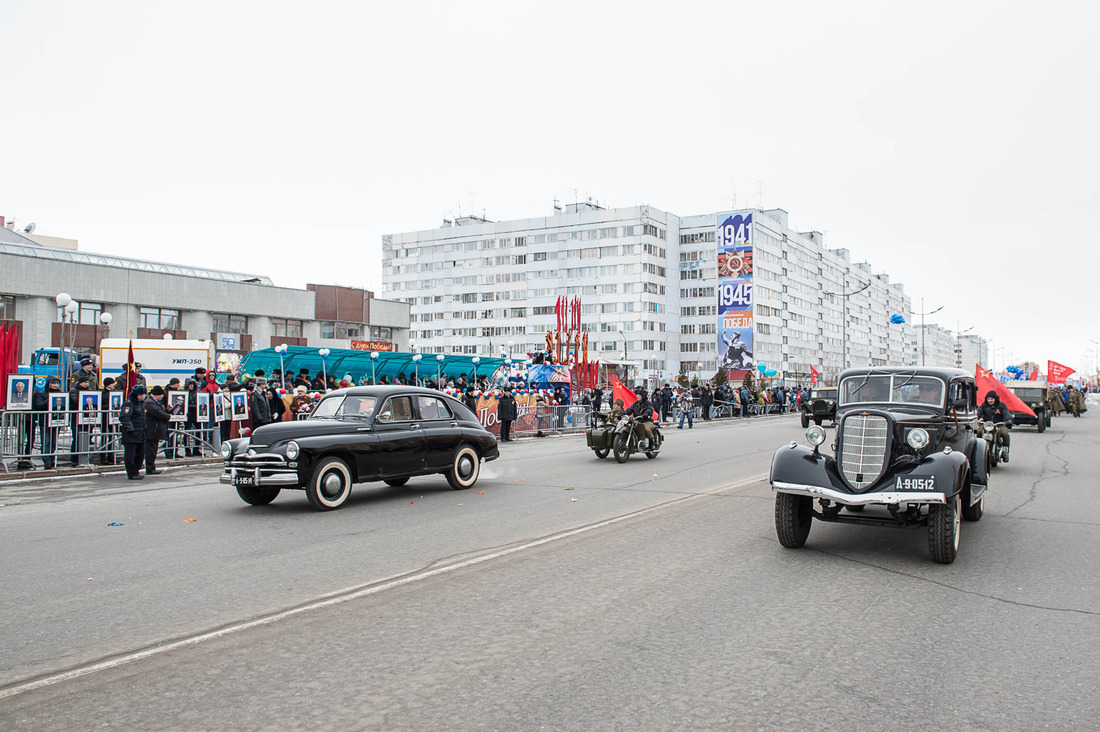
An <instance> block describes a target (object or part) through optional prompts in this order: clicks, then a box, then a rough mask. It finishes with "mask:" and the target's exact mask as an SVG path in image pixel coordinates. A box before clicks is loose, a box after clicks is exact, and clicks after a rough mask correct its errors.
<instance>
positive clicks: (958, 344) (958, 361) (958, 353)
mask: <svg viewBox="0 0 1100 732" xmlns="http://www.w3.org/2000/svg"><path fill="white" fill-rule="evenodd" d="M972 330H974V326H973V325H972V326H970V327H969V328H967V329H966V330H959V321H957V320H956V321H955V368H957V369H961V368H962V365H963V351H962V348H963V347H962V337H963V334H964V333H969V332H970V331H972Z"/></svg>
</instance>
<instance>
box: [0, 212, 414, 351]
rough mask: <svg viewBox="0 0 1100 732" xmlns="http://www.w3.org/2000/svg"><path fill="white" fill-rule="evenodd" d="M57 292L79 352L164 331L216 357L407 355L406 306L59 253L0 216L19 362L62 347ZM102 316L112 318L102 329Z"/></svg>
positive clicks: (1, 314) (1, 309)
mask: <svg viewBox="0 0 1100 732" xmlns="http://www.w3.org/2000/svg"><path fill="white" fill-rule="evenodd" d="M38 238H39V240H40V241H48V240H49V239H51V237H38ZM62 241H72V240H62ZM72 244H73V246H75V244H76V242H75V241H72ZM62 292H65V293H67V294H69V295H71V296H72V298H73V299H74V300H75V301H76V302H77V303H78V311H77V313H76V314H75V316H74V318H73V320H74V326H75V327H73V328H66V333H65V340H66V341H70V342H72V343H73V345H75V346H76V348H78V349H84V350H93V349H95V348H96V347H97V346H98V344H99V341H100V340H101V339H102V338H104V337H106V336H107V335H111V336H115V337H127V336H130V337H134V338H160V337H162V336H163V335H165V334H167V333H170V334H172V336H173V337H174V338H198V339H214V340H215V343H216V345H217V346H218V348H219V350H222V344H223V343H229V344H231V347H227V348H225V349H224V350H227V351H236V352H240V353H244V352H247V351H251V350H255V349H259V348H268V347H270V346H273V345H277V344H279V343H287V344H288V345H297V346H305V345H309V346H316V347H318V348H321V347H328V348H349V347H352V346H353V345H361V346H363V344H365V346H363V347H366V346H370V345H372V344H373V348H374V349H384V348H387V347H389V348H391V349H392V350H407V349H408V342H409V338H408V333H409V306H408V305H407V304H406V303H404V302H394V301H390V300H382V299H378V298H375V297H374V295H373V293H371V292H370V291H368V290H360V289H356V288H349V287H338V286H334V285H308V286H307V289H305V290H299V289H294V288H288V287H277V286H275V285H274V284H273V283H272V281H271V279H270V278H268V277H266V276H264V275H255V274H245V273H240V272H226V271H224V270H215V269H209V268H205V267H192V266H188V265H177V264H166V263H161V262H150V261H146V260H139V259H131V258H128V257H116V256H113V255H106V254H94V253H90V252H82V251H77V250H74V249H73V248H71V247H68V246H66V247H65V248H61V249H57V248H54V247H52V246H42V245H41V244H39V243H38V242H36V241H32V240H30V239H28V238H27V237H26V236H24V235H23V234H21V233H18V232H15V231H13V230H12V229H10V228H7V227H5V226H3V220H2V219H0V323H5V324H11V325H15V326H16V327H18V328H19V329H20V330H21V332H22V334H23V337H22V351H23V353H22V359H23V360H22V362H23V363H26V362H27V359H28V358H29V357H30V354H31V353H32V352H33V351H34V349H35V348H40V347H43V346H48V345H53V346H57V345H60V343H61V330H62V329H61V316H60V313H59V310H58V307H57V304H56V302H55V298H56V296H57V295H58V294H59V293H62ZM105 313H109V314H110V316H111V318H110V324H109V326H108V325H106V324H105V323H104V320H103V318H102V316H103V315H104V314H105ZM222 336H225V337H224V338H223V337H222ZM353 341H359V342H360V343H359V344H353Z"/></svg>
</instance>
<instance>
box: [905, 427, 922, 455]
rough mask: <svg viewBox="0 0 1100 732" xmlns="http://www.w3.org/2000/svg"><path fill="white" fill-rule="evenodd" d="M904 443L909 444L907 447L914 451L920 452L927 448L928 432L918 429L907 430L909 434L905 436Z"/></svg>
mask: <svg viewBox="0 0 1100 732" xmlns="http://www.w3.org/2000/svg"><path fill="white" fill-rule="evenodd" d="M905 441H906V442H908V443H909V447H911V448H913V449H914V450H921V449H923V448H925V447H928V432H926V431H925V430H922V429H921V428H920V427H918V428H916V429H915V430H909V434H907V435H906V436H905Z"/></svg>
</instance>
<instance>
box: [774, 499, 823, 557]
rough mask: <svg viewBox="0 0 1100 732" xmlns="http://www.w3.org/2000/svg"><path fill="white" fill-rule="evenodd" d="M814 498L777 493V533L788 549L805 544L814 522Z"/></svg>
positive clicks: (781, 542)
mask: <svg viewBox="0 0 1100 732" xmlns="http://www.w3.org/2000/svg"><path fill="white" fill-rule="evenodd" d="M813 505H814V503H813V499H812V498H810V497H809V496H795V495H792V494H790V493H776V494H775V533H776V535H777V536H778V537H779V543H780V544H782V545H783V546H785V547H787V548H788V549H798V548H799V547H801V546H803V545H805V543H806V537H808V536H809V535H810V526H811V524H812V523H813V519H814V516H813Z"/></svg>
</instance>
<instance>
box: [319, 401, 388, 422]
mask: <svg viewBox="0 0 1100 732" xmlns="http://www.w3.org/2000/svg"><path fill="white" fill-rule="evenodd" d="M377 403H378V399H377V398H375V397H372V396H345V395H340V396H332V397H328V398H326V399H322V400H321V401H320V402H318V403H317V406H316V407H315V408H314V410H313V412H311V413H310V415H309V418H310V419H340V418H343V417H351V418H356V417H358V418H362V419H366V418H367V417H370V416H371V415H373V414H374V406H375V404H377Z"/></svg>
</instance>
